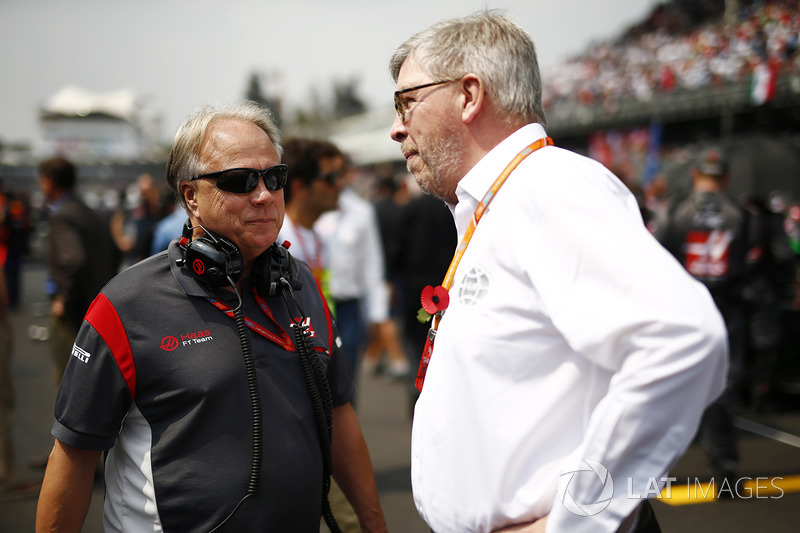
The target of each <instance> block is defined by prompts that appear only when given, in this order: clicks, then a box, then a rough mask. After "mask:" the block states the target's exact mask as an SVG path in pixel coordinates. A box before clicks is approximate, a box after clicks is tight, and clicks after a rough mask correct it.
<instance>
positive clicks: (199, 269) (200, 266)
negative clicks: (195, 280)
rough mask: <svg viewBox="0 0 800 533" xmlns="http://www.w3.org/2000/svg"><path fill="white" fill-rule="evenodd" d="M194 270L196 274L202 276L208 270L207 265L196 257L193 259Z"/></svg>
mask: <svg viewBox="0 0 800 533" xmlns="http://www.w3.org/2000/svg"><path fill="white" fill-rule="evenodd" d="M192 270H194V272H195V274H197V275H198V276H202V275H203V273H204V272H205V271H206V265H205V263H203V262H202V261H201V260H200V259H195V260H194V261H192Z"/></svg>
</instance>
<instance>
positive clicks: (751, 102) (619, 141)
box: [543, 0, 800, 198]
mask: <svg viewBox="0 0 800 533" xmlns="http://www.w3.org/2000/svg"><path fill="white" fill-rule="evenodd" d="M799 4H800V3H799V2H798V1H796V0H794V1H783V0H764V1H753V0H749V1H745V0H739V1H733V0H727V1H725V0H699V1H698V0H672V1H670V2H665V3H662V4H661V5H659V6H657V7H656V8H654V9H653V11H652V12H651V13H650V15H649V16H648V17H646V18H645V20H643V21H642V22H640V23H638V24H636V25H634V26H632V27H630V28H628V29H627V30H625V31H624V32H623V33H622V34H621V35H619V36H616V37H614V38H612V39H609V40H608V41H604V42H596V43H592V44H591V45H590V46H589V47H588V48H587V49H586V51H585V52H584V53H582V54H580V55H579V56H577V57H574V58H570V59H569V60H567V61H566V62H565V63H564V64H563V65H559V66H558V68H557V69H555V70H556V71H555V72H551V73H548V72H545V73H544V75H543V78H544V80H545V86H544V100H545V109H546V113H547V117H548V132H549V133H550V134H551V136H553V138H554V139H556V141H557V142H558V143H559V144H560V145H562V146H566V147H569V148H572V149H574V150H576V151H579V152H583V153H587V154H588V155H590V156H591V157H594V158H595V159H598V160H600V161H601V162H603V163H604V164H606V165H607V166H609V167H611V168H612V169H613V170H615V171H617V172H618V173H620V174H621V176H620V177H622V178H623V179H625V180H626V182H629V183H643V182H644V183H646V182H648V181H650V180H652V179H653V178H654V177H655V176H656V175H657V174H658V173H666V174H667V175H669V174H670V172H669V171H670V169H673V168H675V167H676V166H681V165H680V163H684V162H685V161H686V160H687V159H688V158H689V157H690V156H691V154H692V153H693V152H694V151H695V149H696V148H697V147H699V146H700V145H702V144H704V143H705V144H707V143H712V142H713V143H720V144H724V145H731V144H737V143H739V144H740V143H742V142H746V141H747V140H748V139H753V138H757V139H759V142H762V141H763V142H770V143H772V144H773V145H774V144H778V145H781V146H782V147H783V149H784V151H787V152H790V153H791V152H794V151H795V150H797V147H798V138H800V137H799V136H798V132H800V46H799V45H798V36H799V35H800V10H799V9H798V5H799ZM765 139H766V140H765ZM620 152H621V153H620ZM785 159H787V160H792V159H794V158H793V157H792V156H791V155H789V156H787V157H786V158H785ZM796 159H797V168H796V169H789V170H787V172H793V171H796V172H795V175H797V176H799V177H798V178H797V179H796V180H795V182H796V183H798V185H793V184H792V183H789V185H786V183H788V181H789V180H782V181H781V184H782V186H783V187H784V189H785V190H783V191H782V192H783V193H784V194H786V195H788V196H790V197H793V198H800V157H798V158H796ZM748 172H752V170H748ZM739 192H748V191H739Z"/></svg>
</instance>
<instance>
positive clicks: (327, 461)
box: [279, 277, 342, 533]
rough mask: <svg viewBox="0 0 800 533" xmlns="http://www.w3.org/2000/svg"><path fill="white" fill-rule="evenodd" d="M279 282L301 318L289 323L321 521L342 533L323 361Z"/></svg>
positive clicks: (330, 405) (287, 288)
mask: <svg viewBox="0 0 800 533" xmlns="http://www.w3.org/2000/svg"><path fill="white" fill-rule="evenodd" d="M279 283H280V285H281V288H282V289H283V290H282V291H281V294H282V295H283V299H284V300H285V301H286V305H287V307H290V302H289V299H288V298H287V296H286V293H287V292H288V293H289V295H290V296H291V297H292V303H294V306H295V307H296V308H297V310H298V312H299V314H300V317H301V318H299V319H297V320H296V321H293V322H292V331H293V333H294V340H295V347H296V349H297V354H298V356H299V358H300V366H301V368H302V370H303V377H304V378H305V381H306V386H307V387H308V393H309V396H310V397H311V408H312V410H313V411H314V420H315V421H316V425H317V434H318V436H319V443H320V449H321V450H322V518H323V520H324V521H325V525H327V526H328V529H329V530H330V531H331V533H341V531H342V530H341V529H340V528H339V524H337V523H336V518H335V517H334V516H333V511H332V510H331V505H330V501H329V500H328V494H329V492H330V488H331V475H332V474H333V454H332V451H331V448H332V443H333V398H332V396H331V389H330V385H329V384H328V378H327V376H326V375H325V370H324V369H323V367H322V362H321V361H320V360H319V357H318V356H317V355H316V353H314V352H313V350H312V348H311V341H310V338H311V332H310V331H309V327H308V325H306V324H304V320H303V318H302V317H305V313H303V310H302V309H301V308H300V305H299V304H298V303H297V300H296V299H295V298H294V290H293V289H292V286H291V285H290V284H289V282H288V280H286V278H283V277H282V278H280V280H279Z"/></svg>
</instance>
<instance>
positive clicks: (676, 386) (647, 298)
mask: <svg viewBox="0 0 800 533" xmlns="http://www.w3.org/2000/svg"><path fill="white" fill-rule="evenodd" d="M390 68H391V72H392V76H393V78H394V79H395V81H396V83H397V92H395V107H396V109H397V117H396V119H395V121H394V124H393V125H392V129H391V137H392V138H393V139H394V140H395V141H397V142H399V143H401V149H402V152H403V155H404V156H405V158H406V160H407V166H408V170H409V171H410V172H412V173H413V174H414V175H415V178H416V180H417V182H418V183H419V184H420V186H421V187H422V188H423V190H425V191H427V192H429V193H430V194H433V195H435V196H438V197H439V198H442V199H443V200H444V201H445V202H446V203H447V205H448V206H449V207H450V209H451V211H452V213H453V217H454V219H455V223H456V228H457V231H458V237H459V240H460V243H461V244H460V245H459V247H458V248H457V250H456V255H455V256H454V260H453V264H451V268H450V270H449V271H448V275H447V276H446V277H445V280H444V282H443V284H442V286H441V287H437V288H436V289H435V290H432V291H430V292H428V294H427V302H423V305H424V308H425V309H426V311H427V312H429V313H431V314H432V315H434V317H433V325H434V326H438V331H437V333H436V334H435V337H434V336H433V335H431V336H430V337H434V338H433V344H432V346H430V347H429V348H430V350H429V351H427V352H426V353H427V355H429V356H430V363H429V366H427V373H426V374H425V369H423V368H421V369H420V370H421V373H420V376H419V379H418V382H421V381H422V380H423V379H424V388H422V393H421V395H420V398H419V400H418V402H417V404H416V407H415V413H414V427H413V434H412V466H411V471H412V472H411V473H412V483H413V489H414V499H415V503H416V505H417V509H418V510H419V512H420V514H421V515H422V517H423V518H424V519H425V521H426V522H427V523H428V524H429V525H430V527H431V529H432V530H433V531H435V532H436V533H446V532H459V533H462V532H494V531H526V532H528V531H531V532H533V531H545V530H546V531H551V532H553V531H555V532H561V531H568V532H570V533H580V532H591V533H597V532H615V531H625V532H627V531H659V529H658V524H657V522H656V520H655V518H654V517H653V515H652V511H651V510H650V508H649V506H648V505H647V504H646V500H645V499H644V498H646V497H647V494H648V490H647V489H648V487H651V488H652V483H654V482H655V483H659V482H661V477H663V476H666V475H668V471H669V469H670V467H671V466H672V465H674V464H675V462H676V461H677V460H678V459H679V457H680V456H681V454H682V453H683V452H684V450H685V449H686V447H687V446H688V444H689V443H690V441H691V439H692V437H693V436H694V434H695V432H696V430H697V427H698V424H699V421H700V418H701V415H702V413H703V410H704V408H705V407H706V406H707V405H708V404H709V403H711V402H712V401H713V400H714V398H715V397H716V396H717V395H719V393H720V392H721V391H722V388H723V385H724V378H725V370H726V349H727V346H726V341H725V328H724V324H723V322H722V319H721V317H720V315H719V312H718V311H717V310H716V308H715V306H714V302H713V301H712V299H711V297H710V296H709V294H708V292H707V290H706V289H705V288H703V287H702V286H701V285H700V284H699V283H697V282H696V281H694V280H693V279H692V278H691V277H689V276H688V275H687V274H686V272H685V271H684V269H683V268H682V267H681V265H680V264H679V263H678V262H677V261H675V260H674V259H673V258H672V257H671V256H670V255H669V253H667V252H666V250H664V249H663V248H662V247H661V246H660V245H659V244H658V242H657V241H656V240H655V239H654V238H653V237H652V235H651V234H650V233H649V232H648V231H647V229H646V228H645V227H644V225H643V223H642V220H641V216H640V214H639V209H638V207H637V203H636V200H635V199H634V197H633V196H632V195H631V194H630V192H629V191H628V190H627V189H626V188H625V186H624V185H623V184H622V182H621V181H620V180H619V179H617V178H616V177H615V176H614V175H613V174H611V173H610V172H609V171H608V170H607V169H605V168H604V167H603V166H602V165H600V164H599V163H597V162H595V161H592V160H589V159H587V158H584V157H582V156H579V155H577V154H574V153H571V152H568V151H566V150H563V149H560V148H557V147H554V146H551V145H550V144H551V143H552V141H550V140H549V139H548V138H547V136H546V133H545V129H544V126H545V116H544V111H543V109H542V105H541V80H540V78H539V71H538V66H537V61H536V53H535V49H534V45H533V42H532V41H531V39H530V37H529V36H528V35H527V34H526V33H525V32H524V31H523V30H522V29H521V28H519V27H518V26H517V25H516V24H514V23H513V22H511V21H510V20H508V19H507V18H506V17H504V16H501V15H498V14H496V13H494V12H483V13H479V14H475V15H472V16H469V17H464V18H461V19H454V20H449V21H444V22H441V23H439V24H436V25H434V26H432V27H431V28H428V29H427V30H424V31H423V32H421V33H419V34H417V35H415V36H413V37H411V38H410V39H409V40H407V41H406V42H405V43H403V44H402V45H401V46H400V47H399V48H398V49H397V51H396V52H395V53H394V55H393V57H392V59H391V62H390ZM506 178H507V179H506ZM487 193H488V194H487ZM487 206H488V208H486V207H487ZM485 208H486V209H485ZM473 231H474V233H473ZM423 300H425V298H424V299H423ZM439 321H441V322H439ZM430 337H429V338H430ZM426 359H427V357H423V361H425V360H426ZM420 385H421V383H420ZM661 483H662V484H663V482H661ZM639 495H643V496H644V498H642V497H640V496H639ZM650 495H652V492H650Z"/></svg>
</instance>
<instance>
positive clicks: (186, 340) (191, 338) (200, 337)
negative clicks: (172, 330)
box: [160, 330, 214, 352]
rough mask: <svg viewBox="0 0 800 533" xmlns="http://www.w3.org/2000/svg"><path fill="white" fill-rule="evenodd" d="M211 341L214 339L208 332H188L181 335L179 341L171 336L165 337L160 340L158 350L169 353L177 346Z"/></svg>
mask: <svg viewBox="0 0 800 533" xmlns="http://www.w3.org/2000/svg"><path fill="white" fill-rule="evenodd" d="M211 340H214V337H212V336H211V331H210V330H205V331H190V332H187V333H181V335H180V339H179V338H178V337H175V336H172V335H167V336H166V337H164V338H163V339H161V346H160V348H161V349H162V350H164V351H165V352H171V351H173V350H176V349H177V348H178V346H191V345H193V344H200V343H203V342H208V341H211Z"/></svg>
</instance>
